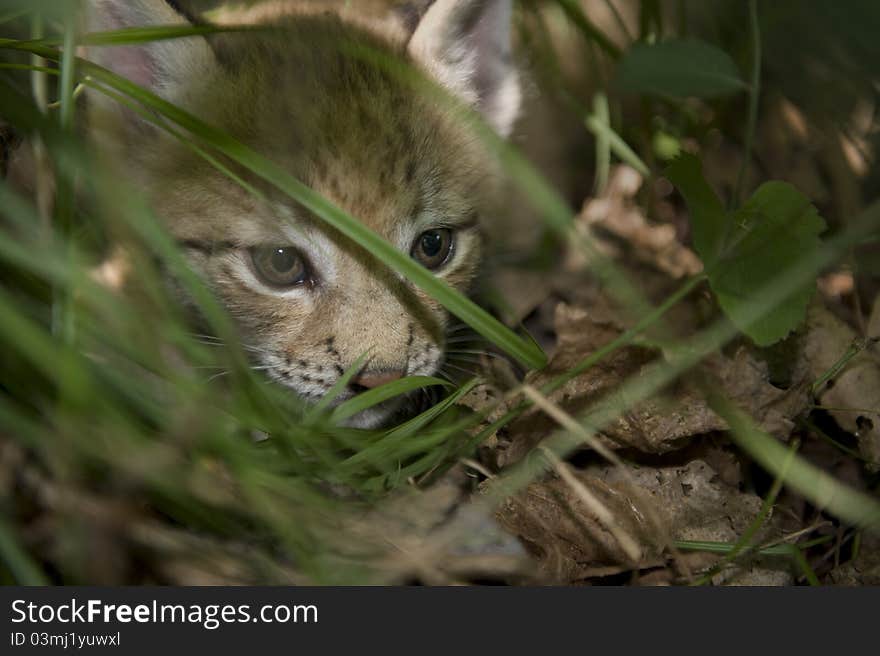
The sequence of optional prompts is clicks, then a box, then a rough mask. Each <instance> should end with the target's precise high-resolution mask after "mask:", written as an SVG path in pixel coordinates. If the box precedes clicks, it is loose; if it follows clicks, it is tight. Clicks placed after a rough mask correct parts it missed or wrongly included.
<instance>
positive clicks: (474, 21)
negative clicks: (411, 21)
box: [408, 0, 521, 136]
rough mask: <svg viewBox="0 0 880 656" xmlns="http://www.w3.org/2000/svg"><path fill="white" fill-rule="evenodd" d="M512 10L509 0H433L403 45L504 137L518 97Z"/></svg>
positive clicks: (517, 104) (511, 119)
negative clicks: (512, 35)
mask: <svg viewBox="0 0 880 656" xmlns="http://www.w3.org/2000/svg"><path fill="white" fill-rule="evenodd" d="M512 11H513V10H512V0H436V1H435V2H434V3H433V4H432V5H431V6H430V7H429V8H428V10H427V11H426V12H425V14H424V16H423V17H422V19H421V21H420V22H419V24H418V26H417V27H416V29H415V32H414V33H413V35H412V38H411V39H410V42H409V46H408V47H409V52H410V54H411V55H412V57H413V58H414V59H415V60H416V61H418V62H419V63H421V64H422V65H423V66H424V67H425V68H426V69H427V70H428V72H429V73H430V74H432V75H433V76H434V77H435V78H436V79H437V80H438V81H439V82H440V83H441V84H442V85H444V86H445V87H446V88H448V89H449V90H450V91H452V92H453V93H455V94H456V95H458V96H459V97H460V98H462V99H463V100H465V101H466V102H468V103H470V104H472V105H473V106H474V107H476V108H477V109H478V110H479V111H480V112H481V113H482V114H483V116H484V117H485V118H486V120H487V121H488V122H489V124H490V125H492V126H493V127H494V128H495V129H496V130H497V131H498V132H499V133H500V134H502V135H504V136H507V135H508V134H509V133H510V131H511V129H512V128H513V123H514V121H515V120H516V116H517V113H518V112H519V108H520V102H521V90H520V85H519V76H518V75H517V71H516V68H515V67H514V65H513V56H512V52H511V51H512V47H511V40H512V39H511V22H512Z"/></svg>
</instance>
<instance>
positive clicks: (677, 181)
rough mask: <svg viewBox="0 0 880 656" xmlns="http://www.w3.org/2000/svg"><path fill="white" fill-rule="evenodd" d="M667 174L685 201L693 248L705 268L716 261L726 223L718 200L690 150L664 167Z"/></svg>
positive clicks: (698, 161) (722, 241)
mask: <svg viewBox="0 0 880 656" xmlns="http://www.w3.org/2000/svg"><path fill="white" fill-rule="evenodd" d="M666 177H667V178H669V180H670V181H671V182H672V184H674V185H675V186H676V187H677V188H678V190H679V192H681V195H682V196H683V197H684V200H685V202H686V203H687V206H688V210H689V211H690V217H691V232H692V233H693V240H694V249H695V250H696V251H697V255H699V256H700V259H702V260H703V265H704V266H705V267H706V268H707V269H708V268H710V267H711V266H712V265H713V264H714V263H715V262H716V261H717V260H718V257H719V256H720V255H721V249H722V246H723V244H724V233H725V229H726V228H725V226H726V225H727V222H726V219H725V212H724V207H723V206H722V204H721V200H720V199H719V198H718V196H717V195H716V194H715V192H714V191H713V190H712V187H710V186H709V183H708V182H706V179H705V178H704V177H703V171H702V168H701V166H700V160H699V159H698V158H697V157H695V156H694V155H691V154H690V153H682V154H681V155H679V156H678V157H677V158H676V159H675V161H673V162H672V164H670V165H669V167H668V168H667V169H666Z"/></svg>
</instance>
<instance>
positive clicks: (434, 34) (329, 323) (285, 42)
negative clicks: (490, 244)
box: [89, 0, 519, 426]
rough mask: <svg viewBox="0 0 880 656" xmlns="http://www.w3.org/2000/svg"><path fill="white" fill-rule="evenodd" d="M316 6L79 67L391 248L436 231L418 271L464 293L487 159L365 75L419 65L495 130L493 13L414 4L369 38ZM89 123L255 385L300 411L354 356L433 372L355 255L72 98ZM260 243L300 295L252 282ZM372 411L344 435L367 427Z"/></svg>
mask: <svg viewBox="0 0 880 656" xmlns="http://www.w3.org/2000/svg"><path fill="white" fill-rule="evenodd" d="M316 4H317V3H315V2H310V3H306V4H302V3H299V4H297V3H279V2H273V3H269V4H268V5H266V6H263V7H262V8H260V9H259V10H255V11H254V12H252V13H245V14H234V15H229V16H227V17H226V20H227V21H234V22H242V21H260V22H264V23H268V24H269V25H271V26H272V29H269V30H261V31H249V32H246V33H226V34H220V35H216V36H211V37H209V38H203V37H194V38H187V39H180V40H174V41H166V42H158V43H155V44H148V45H145V46H126V47H122V48H118V47H117V48H102V49H95V50H94V51H93V52H91V53H90V56H91V57H92V58H93V59H95V60H96V61H97V62H98V63H101V64H103V65H106V66H109V67H111V68H113V69H115V70H116V71H117V72H120V73H121V74H124V75H126V76H128V77H130V78H131V79H133V80H135V81H136V82H138V83H139V84H142V85H144V86H147V87H149V88H152V89H153V90H155V91H156V92H157V93H160V94H161V95H163V96H164V97H166V98H168V99H169V100H171V101H173V102H175V103H177V104H179V105H181V106H182V107H184V108H186V109H187V110H188V111H190V112H192V113H194V114H196V115H197V116H199V117H200V118H202V119H203V120H205V121H207V122H209V123H211V124H213V125H216V126H219V127H222V128H223V129H224V130H226V131H228V132H229V133H230V134H232V135H233V136H234V137H236V138H237V139H239V140H241V141H242V142H244V143H246V144H248V145H249V146H250V147H252V148H254V149H256V150H258V151H259V152H260V153H262V154H263V155H265V156H267V157H269V158H270V159H271V160H272V161H273V162H275V163H276V164H278V165H280V166H282V167H283V168H284V169H285V170H287V171H288V172H290V173H291V174H293V175H294V176H296V177H297V178H298V179H300V180H302V181H303V182H304V183H306V184H307V185H308V186H309V187H311V188H312V189H314V190H315V191H317V192H319V193H320V194H322V195H323V196H325V197H327V198H328V199H330V200H331V201H332V202H333V203H335V204H336V205H338V206H339V207H341V208H343V209H344V210H346V211H347V212H349V213H350V214H351V215H352V216H354V217H357V218H358V219H359V220H360V221H362V222H363V223H364V224H365V225H367V226H369V227H370V228H371V229H372V230H374V231H376V232H377V233H379V234H380V235H381V236H383V237H384V238H385V239H387V240H388V241H390V242H391V243H392V244H394V245H396V246H397V247H398V248H400V249H401V250H402V251H404V252H409V251H410V249H411V248H412V245H413V243H414V241H415V240H416V239H417V237H418V236H419V235H420V234H421V233H422V232H423V231H425V230H428V229H433V228H437V227H443V228H449V229H452V230H454V231H455V248H454V251H453V255H452V257H451V259H450V261H449V262H448V263H447V265H446V266H444V267H443V268H442V269H440V270H438V271H437V275H438V276H440V277H442V278H443V279H445V280H446V281H447V282H448V283H450V284H451V285H453V286H454V287H456V288H458V289H460V290H466V289H467V287H468V286H469V284H470V282H471V280H472V279H473V277H474V274H475V272H476V269H477V266H478V263H479V260H480V235H479V227H478V223H477V221H476V218H477V217H479V216H480V215H483V214H485V213H486V212H487V211H490V209H491V207H492V204H493V190H494V174H493V162H492V160H491V158H490V157H489V155H488V153H487V152H486V150H485V147H484V146H483V145H482V142H481V141H480V140H479V139H477V138H475V137H474V135H473V132H472V130H471V129H470V128H468V127H467V126H466V125H464V124H463V121H462V120H461V115H460V113H458V112H457V111H456V109H455V107H454V105H450V104H449V103H442V102H438V101H437V98H436V96H432V95H431V94H426V93H423V92H420V91H419V88H418V86H417V85H413V83H412V80H411V78H408V77H407V76H405V75H404V76H402V75H400V74H399V73H395V70H396V69H395V68H394V67H393V66H391V67H389V66H387V65H383V64H382V63H381V62H392V63H397V64H399V63H400V62H405V63H407V64H409V65H411V66H413V67H415V68H416V69H421V70H422V71H423V72H426V73H427V74H429V75H431V76H433V77H434V78H435V79H436V80H438V81H439V82H440V83H441V84H443V85H445V86H446V87H447V88H448V89H449V90H450V91H452V92H453V93H454V94H456V95H458V96H459V97H460V98H461V99H462V100H464V101H465V102H468V103H471V104H472V105H473V106H474V107H475V108H477V109H478V110H480V111H482V112H483V113H484V115H485V116H486V118H487V120H488V121H489V122H490V124H493V125H495V126H496V128H497V129H499V130H500V131H507V130H509V128H510V125H511V123H512V117H513V115H514V114H515V111H516V106H515V105H517V104H518V99H519V96H518V89H517V88H515V80H516V78H515V72H514V71H513V69H512V68H510V67H509V66H502V65H501V64H500V62H501V61H502V60H503V61H506V62H509V53H508V52H507V51H506V48H508V47H509V5H510V0H489V1H488V2H487V1H486V0H436V2H434V3H433V4H432V5H431V6H430V7H427V9H426V8H425V3H417V4H418V5H419V6H418V8H417V13H416V14H414V13H413V11H416V10H413V11H410V12H409V13H404V14H400V13H398V14H395V15H394V16H396V18H392V19H391V20H390V21H387V22H384V23H378V22H375V21H373V22H370V21H367V20H364V19H363V17H360V18H357V17H352V16H350V15H348V14H346V13H345V12H344V11H343V12H321V11H316V10H315V5H316ZM414 6H415V5H414ZM91 8H92V13H91V22H92V27H93V28H94V29H113V28H119V27H124V26H129V25H144V24H168V23H183V22H184V21H185V18H184V17H182V16H181V15H180V14H179V13H178V12H176V11H175V10H174V8H173V7H172V6H170V5H169V4H167V3H166V2H164V1H163V0H125V1H124V0H91ZM495 23H497V25H496V24H495ZM486 35H489V36H488V37H487V36H486ZM499 49H500V51H499ZM363 53H368V54H369V55H370V56H364V54H363ZM377 55H378V58H379V59H378V60H377V59H375V58H373V59H371V57H375V56H377ZM483 60H491V61H490V64H491V65H490V66H488V67H486V66H483V63H484V61H483ZM377 61H379V62H380V63H379V64H377V63H376V62H377ZM493 76H494V78H493ZM495 78H497V79H495ZM89 121H90V125H91V131H92V134H93V136H94V138H95V141H96V143H97V145H98V146H99V149H100V150H101V151H102V152H104V153H105V154H107V156H108V157H110V158H113V159H114V160H115V161H117V162H119V163H121V165H124V166H126V168H127V170H128V171H130V174H131V177H132V178H134V179H135V180H136V181H137V183H138V184H139V185H140V186H141V187H142V188H143V189H144V190H145V192H146V193H147V194H148V196H149V197H150V198H151V200H152V202H153V204H154V206H155V208H156V210H157V212H158V213H159V215H160V216H161V217H163V219H164V220H165V221H166V222H167V224H168V226H169V228H170V230H171V231H172V233H173V234H174V235H175V236H176V237H177V238H178V240H179V241H180V243H181V244H182V245H183V246H184V247H185V249H186V251H187V253H188V255H189V257H190V259H191V261H192V262H193V264H194V266H195V267H196V268H197V269H198V270H200V271H201V272H202V273H203V275H204V276H205V278H206V279H207V280H208V281H209V282H210V284H211V286H212V287H213V289H214V290H215V291H216V293H217V294H218V295H219V297H220V298H221V299H222V300H223V302H224V303H225V305H226V307H227V308H228V310H229V312H230V313H231V314H232V316H233V317H234V318H235V319H236V320H237V322H238V324H239V326H240V329H241V333H242V338H243V340H245V341H246V342H247V343H248V344H249V345H251V347H252V352H253V354H254V358H255V360H256V364H257V365H259V366H260V367H261V368H263V369H265V371H266V372H267V373H268V375H269V376H270V377H271V378H272V379H274V380H276V381H277V382H279V383H281V384H282V385H286V386H288V387H290V388H292V389H293V390H295V391H296V392H297V393H298V394H299V395H300V396H302V397H303V398H305V399H307V400H311V401H315V400H317V399H320V398H321V397H322V396H323V395H324V394H325V393H326V392H327V391H328V390H329V389H330V388H331V387H332V385H333V384H334V383H335V382H336V381H337V380H338V378H339V376H340V375H341V374H342V373H343V372H344V371H345V370H346V369H347V368H348V367H350V366H351V364H352V363H353V362H354V361H355V360H357V358H359V357H360V356H362V355H364V354H366V357H367V360H366V362H367V364H366V368H367V370H368V371H377V372H380V371H401V372H405V373H406V374H407V375H430V374H433V373H435V372H436V371H437V370H438V368H439V367H440V365H441V362H442V360H443V357H444V332H445V329H446V326H447V321H448V317H447V314H446V312H445V310H444V309H443V308H442V307H441V306H440V305H439V304H438V303H436V302H435V301H434V300H433V299H431V298H430V297H429V296H427V295H426V294H424V293H423V292H422V291H421V290H419V289H418V288H416V287H415V286H413V285H412V284H410V283H409V282H408V281H406V280H404V279H402V278H401V277H400V276H398V275H397V274H394V273H393V272H391V271H390V270H388V269H387V268H386V267H384V266H383V265H382V264H381V263H378V262H376V261H375V260H374V259H373V258H372V257H371V256H370V255H369V254H368V253H366V252H365V251H364V250H363V249H362V248H361V247H360V246H358V245H357V244H355V243H352V242H351V241H350V240H348V239H347V238H345V237H343V236H342V235H340V234H337V233H335V232H334V231H333V230H332V229H331V228H328V227H327V226H326V225H324V224H323V223H322V222H321V221H319V220H317V219H316V217H314V216H312V215H311V214H310V213H309V212H308V211H307V210H306V209H305V208H303V207H302V206H300V205H298V204H296V203H294V202H292V201H291V200H290V199H289V198H287V197H286V196H284V195H282V194H280V193H278V192H277V191H276V190H274V189H272V188H270V187H269V186H267V185H265V184H262V183H261V182H260V181H258V180H253V179H251V176H248V175H247V174H246V172H243V171H237V173H239V174H240V175H241V176H242V177H244V178H245V179H247V180H248V182H249V183H251V184H252V185H254V186H255V187H257V188H258V189H259V191H260V192H261V195H262V198H258V197H255V196H254V195H252V194H250V193H248V192H246V191H245V190H244V189H242V187H241V186H239V185H237V184H235V183H233V182H231V181H230V180H229V179H228V178H227V177H226V176H224V175H223V174H221V173H220V172H218V171H217V170H216V169H215V168H213V167H211V166H210V165H208V164H207V163H206V162H205V161H204V160H202V159H201V158H199V157H197V156H196V155H194V154H193V152H192V151H191V150H188V149H187V148H185V147H183V146H182V145H180V144H179V143H178V142H177V141H176V140H174V139H172V138H170V137H168V136H167V135H166V134H164V133H163V132H162V131H161V130H159V129H157V128H155V127H153V126H150V125H149V124H147V123H146V122H144V121H142V120H141V119H140V118H138V117H136V116H134V115H133V114H131V113H130V112H128V111H126V110H124V109H120V108H119V106H117V105H115V104H113V103H111V102H108V101H106V100H105V99H102V98H100V97H97V96H96V97H94V98H92V99H91V101H90V118H89ZM275 245H277V246H294V247H296V248H298V249H299V250H300V251H301V252H302V253H304V254H305V255H306V257H307V259H308V260H309V262H310V263H311V265H312V268H313V269H314V270H315V272H316V275H315V279H314V281H313V283H312V284H309V285H300V286H297V287H293V288H291V289H287V290H281V291H279V290H277V289H272V288H269V287H267V286H266V285H265V284H263V283H262V282H261V281H260V279H259V278H258V277H257V276H255V274H254V272H253V270H252V267H250V266H249V264H248V252H249V249H250V248H252V247H256V246H275ZM343 398H345V395H343ZM392 409H393V408H392V407H391V406H385V407H382V408H379V409H377V410H374V411H372V412H370V413H365V414H363V415H361V416H359V417H357V418H355V420H354V423H356V424H358V425H364V426H367V425H375V424H377V423H380V422H381V421H382V420H383V419H384V418H385V417H386V416H387V415H388V413H389V412H390V411H391V410H392Z"/></svg>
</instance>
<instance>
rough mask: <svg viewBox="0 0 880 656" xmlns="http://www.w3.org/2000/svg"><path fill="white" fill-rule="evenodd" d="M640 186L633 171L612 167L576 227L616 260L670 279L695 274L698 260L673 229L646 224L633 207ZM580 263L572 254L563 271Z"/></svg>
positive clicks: (672, 227) (586, 206)
mask: <svg viewBox="0 0 880 656" xmlns="http://www.w3.org/2000/svg"><path fill="white" fill-rule="evenodd" d="M642 182H643V180H642V176H641V175H640V174H639V173H638V172H637V171H636V170H635V169H633V168H631V167H629V166H626V165H619V166H616V167H614V168H613V169H612V172H611V176H610V178H609V181H608V187H607V189H606V191H605V193H604V194H603V195H602V196H600V197H598V198H592V199H590V200H588V201H587V202H586V204H585V205H584V208H583V210H582V211H581V213H580V215H579V216H578V218H577V221H576V224H575V225H576V227H577V228H578V229H579V230H581V231H582V232H585V233H586V234H587V235H589V237H590V238H591V239H592V240H593V241H594V242H595V243H596V245H597V246H598V247H599V248H600V249H601V250H602V251H603V252H605V254H606V255H610V256H613V257H615V258H616V259H621V260H623V261H628V262H631V261H637V262H640V263H642V264H647V265H650V266H652V267H654V268H656V270H658V271H661V272H663V273H665V274H667V275H668V276H670V277H672V278H683V277H685V276H689V275H695V274H697V273H699V272H700V271H702V270H703V265H702V263H701V262H700V259H699V258H698V257H697V256H696V254H695V253H694V252H693V251H691V250H690V249H689V248H687V247H686V246H684V245H682V244H681V243H680V242H679V240H678V237H677V234H676V229H675V227H674V226H672V225H670V224H668V223H651V222H649V221H648V220H647V219H646V218H645V215H644V214H643V211H642V209H641V208H640V207H639V206H638V205H637V204H636V203H635V195H636V193H637V192H638V190H639V188H640V187H641V186H642ZM582 263H583V258H582V255H581V254H580V253H577V252H572V253H571V254H570V259H569V263H568V267H567V268H569V269H577V268H580V265H582Z"/></svg>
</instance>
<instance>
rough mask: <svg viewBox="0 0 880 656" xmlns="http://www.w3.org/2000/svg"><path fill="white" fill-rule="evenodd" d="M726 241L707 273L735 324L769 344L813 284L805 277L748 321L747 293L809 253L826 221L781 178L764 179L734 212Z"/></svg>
mask: <svg viewBox="0 0 880 656" xmlns="http://www.w3.org/2000/svg"><path fill="white" fill-rule="evenodd" d="M730 220H731V221H732V226H731V239H730V240H729V241H728V244H729V246H728V247H727V248H726V252H725V254H724V256H723V258H722V260H721V261H720V262H719V264H718V265H717V266H716V267H714V269H713V270H712V271H710V273H709V284H710V285H711V286H712V291H714V292H715V294H716V296H717V297H718V303H719V304H720V305H721V308H722V309H723V310H724V312H725V313H726V314H727V315H728V316H729V317H730V319H731V320H732V321H733V322H734V323H735V324H736V325H737V327H738V328H739V329H740V330H742V331H743V332H744V333H746V334H747V335H748V336H749V337H751V338H752V339H753V340H754V342H755V343H756V344H758V345H759V346H769V345H770V344H773V343H774V342H777V341H779V340H780V339H782V338H783V337H785V336H786V335H788V333H789V332H791V331H792V330H794V329H795V328H796V327H797V326H798V325H799V324H800V323H801V322H802V321H803V320H804V316H805V314H806V310H807V304H808V303H809V302H810V298H811V297H812V295H813V292H814V290H815V283H814V282H813V281H810V282H809V283H807V284H805V285H803V286H802V287H801V288H800V289H799V290H798V291H797V292H795V293H794V294H792V295H791V296H789V297H788V298H787V299H785V300H784V301H781V302H779V303H777V304H776V306H775V307H773V308H769V309H768V311H767V312H766V313H765V314H763V315H762V318H761V319H760V320H759V321H755V322H752V323H749V322H748V321H747V320H746V318H745V315H746V312H745V309H746V307H747V304H748V303H749V300H750V298H751V297H752V296H753V295H754V294H755V292H757V291H758V290H760V289H762V288H763V287H765V286H766V285H768V284H769V283H770V282H771V281H772V280H773V279H774V278H775V277H776V276H778V275H779V274H780V273H781V272H783V271H785V270H786V269H788V268H791V267H792V266H794V265H795V264H796V263H798V262H801V261H803V260H804V259H805V258H809V257H810V256H811V255H812V254H813V253H815V252H816V251H817V250H818V248H819V245H820V240H819V235H820V234H821V233H822V232H823V231H824V230H825V228H826V225H825V221H824V220H823V219H822V217H821V216H819V213H818V212H817V211H816V208H815V207H813V205H812V204H811V203H810V201H809V199H808V198H807V197H806V196H804V195H803V194H802V193H800V192H799V191H798V190H797V189H795V188H794V187H792V186H791V185H789V184H787V183H784V182H768V183H766V184H764V185H762V186H761V187H760V188H759V189H758V190H757V191H756V192H755V194H754V195H753V196H752V197H751V198H750V199H749V201H748V202H747V203H746V205H745V207H743V208H742V209H741V210H739V211H737V212H735V213H733V214H732V215H731V217H730Z"/></svg>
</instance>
